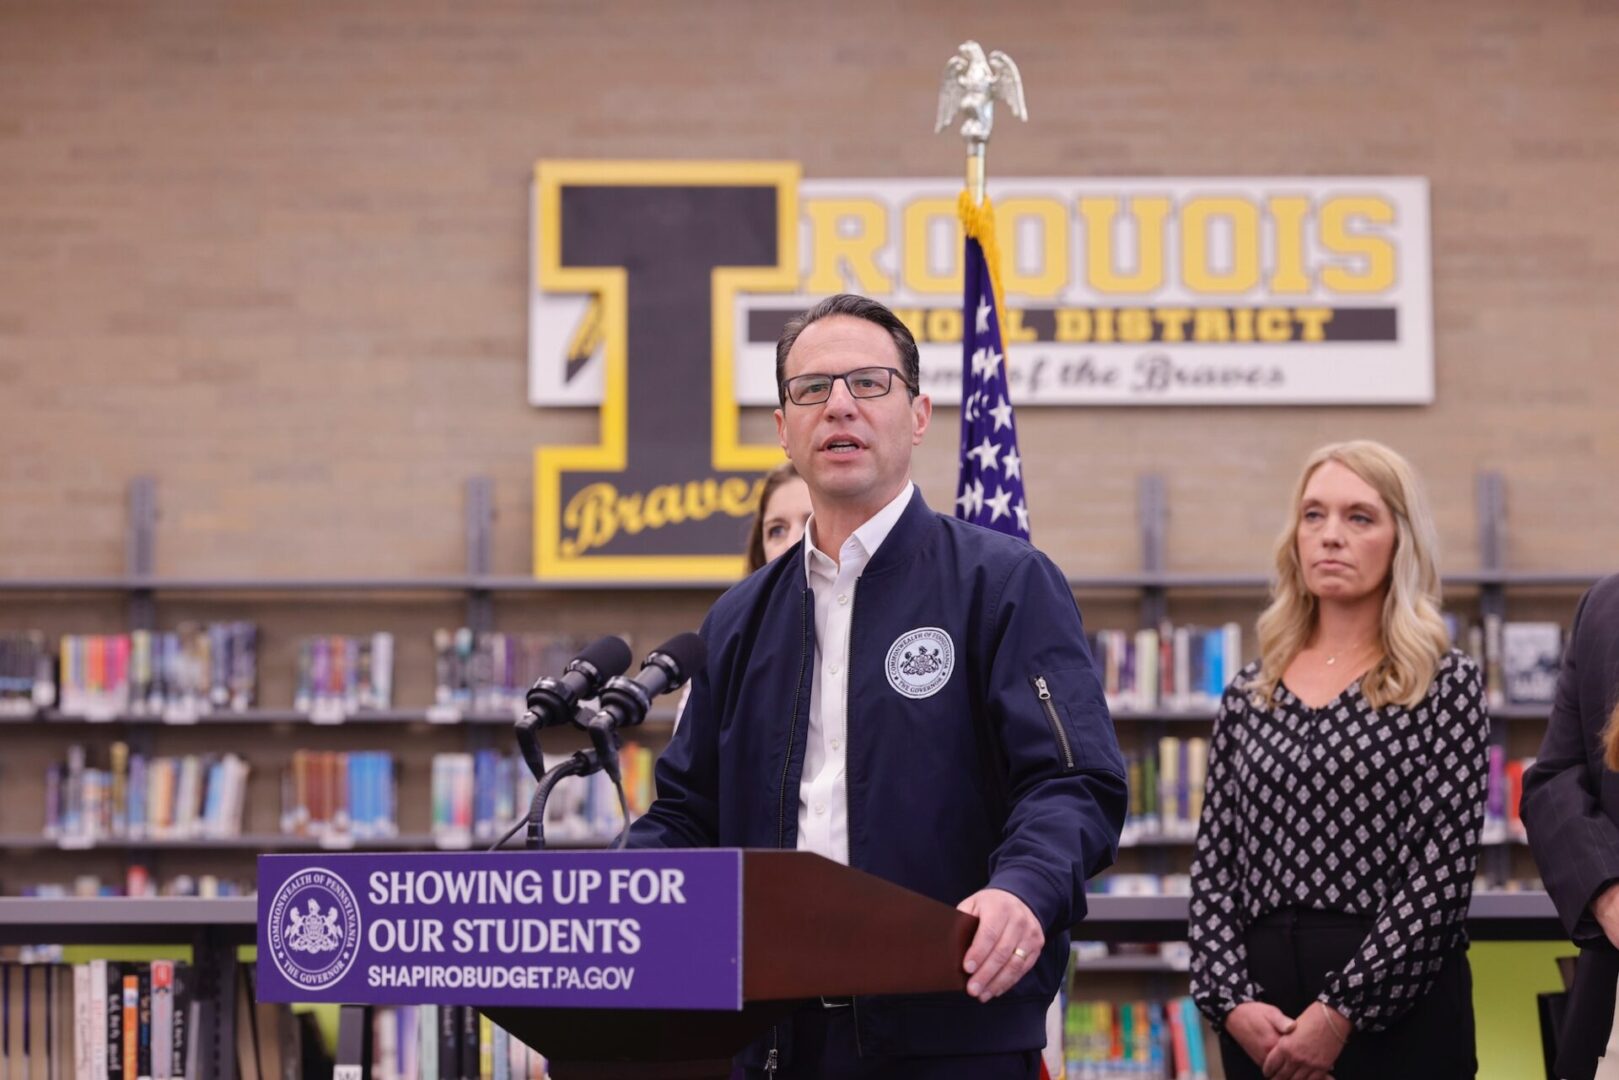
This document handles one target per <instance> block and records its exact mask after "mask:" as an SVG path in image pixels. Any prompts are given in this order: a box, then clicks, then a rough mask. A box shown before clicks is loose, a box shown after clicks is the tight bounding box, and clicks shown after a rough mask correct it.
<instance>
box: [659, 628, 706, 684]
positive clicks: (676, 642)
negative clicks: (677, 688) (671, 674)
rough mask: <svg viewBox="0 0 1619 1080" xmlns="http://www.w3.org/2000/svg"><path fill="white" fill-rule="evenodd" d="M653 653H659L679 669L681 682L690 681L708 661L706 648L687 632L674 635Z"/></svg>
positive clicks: (693, 635) (701, 641)
mask: <svg viewBox="0 0 1619 1080" xmlns="http://www.w3.org/2000/svg"><path fill="white" fill-rule="evenodd" d="M652 651H653V652H660V653H662V654H663V655H665V656H667V657H668V658H669V659H671V660H673V661H674V662H675V666H676V667H677V668H679V669H680V678H681V679H682V680H686V679H690V678H691V677H692V676H693V675H694V674H696V672H697V669H698V668H700V667H702V666H703V664H704V663H705V662H706V661H707V660H708V646H707V645H705V644H704V643H703V639H702V638H700V637H698V636H697V635H696V634H693V633H691V632H690V631H687V632H686V633H684V634H676V635H675V636H674V637H672V638H670V639H669V640H668V641H665V642H664V643H663V644H662V645H659V646H658V647H657V648H656V649H654V650H652Z"/></svg>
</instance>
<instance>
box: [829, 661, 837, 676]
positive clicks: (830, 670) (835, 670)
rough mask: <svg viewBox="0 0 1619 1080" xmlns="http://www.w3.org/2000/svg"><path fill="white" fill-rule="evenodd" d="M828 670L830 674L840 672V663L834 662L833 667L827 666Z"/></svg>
mask: <svg viewBox="0 0 1619 1080" xmlns="http://www.w3.org/2000/svg"><path fill="white" fill-rule="evenodd" d="M826 670H827V672H828V673H829V674H832V675H836V674H837V673H838V665H836V664H833V665H832V666H831V667H829V668H827V669H826Z"/></svg>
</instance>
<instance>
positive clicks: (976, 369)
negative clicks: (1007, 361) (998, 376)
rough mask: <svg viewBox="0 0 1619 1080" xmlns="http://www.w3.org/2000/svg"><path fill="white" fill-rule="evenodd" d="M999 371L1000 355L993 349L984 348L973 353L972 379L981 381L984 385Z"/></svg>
mask: <svg viewBox="0 0 1619 1080" xmlns="http://www.w3.org/2000/svg"><path fill="white" fill-rule="evenodd" d="M1000 369H1001V354H1000V353H998V352H996V351H995V350H994V349H993V348H990V347H989V346H987V345H986V346H985V347H984V348H982V349H979V350H978V351H977V352H975V353H973V377H974V378H978V379H983V380H984V381H985V382H986V383H987V382H989V380H991V379H993V378H994V377H995V373H996V372H998V371H999V370H1000Z"/></svg>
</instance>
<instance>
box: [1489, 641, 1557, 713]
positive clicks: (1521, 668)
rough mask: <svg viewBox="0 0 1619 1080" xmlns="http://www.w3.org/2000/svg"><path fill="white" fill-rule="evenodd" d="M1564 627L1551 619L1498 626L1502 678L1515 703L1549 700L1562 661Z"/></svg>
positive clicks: (1546, 701) (1554, 693) (1541, 702)
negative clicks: (1549, 620) (1548, 620)
mask: <svg viewBox="0 0 1619 1080" xmlns="http://www.w3.org/2000/svg"><path fill="white" fill-rule="evenodd" d="M1562 652H1563V628H1562V627H1561V626H1559V625H1558V624H1556V623H1554V622H1509V623H1504V624H1503V625H1502V627H1501V681H1502V682H1503V683H1504V684H1505V690H1506V699H1507V701H1508V702H1510V703H1511V704H1514V705H1541V704H1550V702H1551V701H1552V699H1553V698H1554V697H1555V696H1556V694H1557V674H1558V670H1559V668H1560V667H1561V665H1562Z"/></svg>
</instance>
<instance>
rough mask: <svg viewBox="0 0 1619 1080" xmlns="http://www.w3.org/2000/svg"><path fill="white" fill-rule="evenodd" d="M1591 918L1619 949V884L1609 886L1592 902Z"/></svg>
mask: <svg viewBox="0 0 1619 1080" xmlns="http://www.w3.org/2000/svg"><path fill="white" fill-rule="evenodd" d="M1591 917H1592V918H1593V919H1595V920H1596V921H1597V924H1598V925H1599V926H1601V927H1602V932H1603V933H1604V934H1606V935H1608V941H1609V942H1611V943H1612V944H1613V947H1614V948H1616V949H1619V883H1616V884H1613V885H1609V886H1608V887H1607V888H1606V889H1603V890H1602V891H1601V892H1599V893H1597V898H1596V899H1595V900H1593V901H1591Z"/></svg>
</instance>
